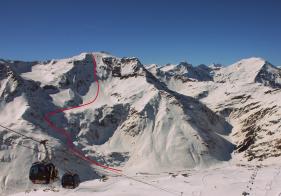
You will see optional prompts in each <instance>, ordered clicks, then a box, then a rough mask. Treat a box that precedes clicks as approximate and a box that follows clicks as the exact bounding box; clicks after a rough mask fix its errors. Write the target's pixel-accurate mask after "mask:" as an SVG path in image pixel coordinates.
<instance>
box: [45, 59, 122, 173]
mask: <svg viewBox="0 0 281 196" xmlns="http://www.w3.org/2000/svg"><path fill="white" fill-rule="evenodd" d="M92 58H93V65H94V80H95V82H96V84H97V87H98V89H97V91H96V95H95V97H94V98H93V99H92V100H91V101H89V102H88V103H85V104H82V105H78V106H73V107H69V108H62V109H59V110H55V111H52V112H48V113H47V114H45V116H44V120H45V121H46V122H47V124H48V125H49V126H50V127H51V128H53V129H54V130H55V131H56V132H58V133H60V134H61V135H63V136H65V138H66V140H67V147H68V149H69V150H70V152H71V153H73V154H74V155H76V156H78V157H79V158H81V159H83V160H85V161H87V162H89V163H91V164H94V165H96V166H99V167H102V168H104V169H107V170H111V171H113V172H121V171H122V170H119V169H115V168H111V167H108V166H105V165H102V164H101V163H99V162H97V161H95V160H93V159H90V158H89V157H86V156H85V155H84V153H83V152H82V151H81V150H79V149H78V148H76V146H74V144H73V141H72V138H71V135H70V133H69V132H68V131H67V130H66V129H64V128H59V127H57V126H56V125H55V124H54V123H53V122H52V121H51V120H50V117H51V116H54V115H56V114H58V113H61V112H64V111H67V110H72V109H76V108H81V107H84V106H88V105H90V104H92V103H94V102H95V101H96V99H97V98H98V95H99V91H100V85H99V82H98V79H97V75H96V72H97V71H96V67H97V63H96V60H95V57H94V55H92Z"/></svg>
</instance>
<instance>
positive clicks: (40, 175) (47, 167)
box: [29, 162, 58, 184]
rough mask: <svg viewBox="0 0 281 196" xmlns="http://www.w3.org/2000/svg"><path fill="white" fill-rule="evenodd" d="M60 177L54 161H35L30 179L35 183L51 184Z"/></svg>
mask: <svg viewBox="0 0 281 196" xmlns="http://www.w3.org/2000/svg"><path fill="white" fill-rule="evenodd" d="M56 178H58V170H57V169H56V167H55V165H54V164H53V163H48V162H35V163H33V164H32V166H31V168H30V171H29V179H30V180H31V181H32V183H33V184H49V183H50V182H51V181H54V180H55V179H56Z"/></svg>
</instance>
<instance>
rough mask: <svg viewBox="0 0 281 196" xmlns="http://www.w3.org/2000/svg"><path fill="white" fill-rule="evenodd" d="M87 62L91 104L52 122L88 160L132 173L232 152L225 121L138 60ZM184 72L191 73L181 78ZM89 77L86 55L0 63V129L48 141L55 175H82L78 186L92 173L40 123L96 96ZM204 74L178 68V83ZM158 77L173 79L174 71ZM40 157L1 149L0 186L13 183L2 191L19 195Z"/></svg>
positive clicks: (4, 138) (200, 162) (99, 56)
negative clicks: (67, 171) (16, 190)
mask: <svg viewBox="0 0 281 196" xmlns="http://www.w3.org/2000/svg"><path fill="white" fill-rule="evenodd" d="M93 55H94V56H95V59H96V62H97V80H98V81H99V84H100V92H99V95H98V97H97V99H96V101H95V102H94V103H93V104H90V105H88V106H87V107H85V108H79V109H74V110H69V111H65V112H64V113H60V114H57V115H55V116H52V118H51V120H52V122H53V123H54V124H56V126H57V127H61V128H64V129H67V130H68V131H69V133H70V135H71V137H72V139H73V141H74V144H75V145H76V146H77V147H78V148H80V149H81V150H82V151H83V152H84V153H85V154H86V155H87V156H89V157H91V158H92V159H95V160H97V161H99V162H101V163H103V164H106V165H111V166H113V167H119V166H120V167H123V169H125V170H126V169H129V170H135V171H148V170H150V171H151V170H153V171H159V170H168V169H169V170H173V169H183V168H193V167H197V166H206V165H210V164H212V163H216V162H219V161H227V160H229V159H230V158H231V152H232V151H233V149H234V145H233V144H232V143H231V142H229V141H227V140H226V139H224V136H227V135H228V134H229V133H230V132H231V128H232V126H231V125H230V124H229V123H227V122H226V121H225V119H224V118H222V117H220V116H219V115H217V114H215V113H214V112H213V111H212V110H210V109H209V108H208V107H207V106H205V105H204V104H202V103H201V102H199V101H198V100H197V99H195V98H192V97H189V96H185V95H182V94H179V93H177V92H175V91H172V90H171V89H169V88H168V87H167V86H166V85H165V84H164V83H163V82H161V81H159V80H158V79H157V78H156V77H155V76H154V75H153V74H152V73H150V72H149V71H148V70H147V69H146V68H144V66H143V65H142V64H141V62H140V61H139V60H138V59H137V58H117V57H113V56H111V55H109V54H105V53H94V54H93ZM20 65H23V66H22V67H21V66H20ZM184 70H188V71H189V73H188V74H187V75H186V76H185V74H184ZM93 71H94V70H93V62H92V54H87V53H83V54H81V55H78V56H75V57H72V58H68V59H62V60H52V61H46V62H37V63H35V62H32V63H26V62H13V61H9V62H8V63H7V62H4V61H1V65H0V84H1V85H0V94H1V97H0V107H1V110H0V123H1V124H5V125H6V126H8V127H11V128H13V129H16V130H19V131H21V132H22V133H25V134H27V135H30V136H32V137H35V138H38V139H48V140H49V143H50V145H52V146H54V147H55V149H57V150H53V151H52V152H50V153H51V155H52V156H51V159H52V161H53V162H54V163H55V164H56V165H57V166H58V167H59V169H60V170H61V171H64V170H65V169H66V168H67V169H69V168H70V169H73V170H75V169H76V170H77V169H79V170H81V171H80V172H79V173H80V175H81V178H82V180H86V179H89V178H90V176H94V175H95V173H94V172H95V171H94V170H92V169H89V167H90V166H89V165H88V164H87V163H84V162H83V161H78V160H77V158H76V159H75V157H71V156H70V157H69V155H66V154H64V153H62V152H61V151H60V150H62V149H64V144H65V142H66V140H65V138H64V137H63V136H62V135H60V134H59V133H58V132H56V131H55V130H53V129H52V128H51V127H49V126H48V125H47V123H46V122H45V121H44V119H43V117H44V115H45V114H46V113H47V112H50V111H55V110H58V109H61V108H65V107H71V106H75V105H80V104H82V103H88V102H89V101H91V100H92V99H93V97H95V95H96V92H97V84H96V82H95V78H94V77H93V75H94V74H93ZM209 71H210V70H209V68H208V67H205V66H203V65H202V66H199V67H198V68H193V67H190V65H188V64H186V63H182V64H180V65H179V67H178V68H176V72H182V74H183V76H182V77H183V78H186V77H187V78H188V77H191V76H192V77H193V79H192V80H194V78H198V79H199V78H200V79H202V80H211V78H210V77H209V76H208V74H207V73H208V72H209ZM163 73H164V72H163ZM164 74H165V75H166V76H167V77H172V76H173V74H172V72H168V73H164ZM205 96H207V94H206V95H202V98H203V97H205ZM0 133H1V134H0V142H1V144H7V145H9V144H10V143H11V141H16V142H24V143H25V144H26V145H28V146H31V147H35V148H40V146H38V144H36V143H33V142H28V141H27V142H25V141H24V140H23V139H22V138H21V137H18V136H16V135H14V134H11V133H9V132H7V131H3V130H1V131H0ZM42 156H43V155H42V153H37V152H33V151H29V150H28V149H22V148H20V147H19V146H16V145H13V148H10V147H9V148H4V147H3V148H1V150H0V160H3V161H4V162H5V161H6V162H7V164H4V165H0V167H1V172H3V175H1V176H0V181H7V179H10V180H11V181H10V180H8V181H7V183H5V186H4V187H3V189H4V190H5V191H6V192H9V190H10V187H11V185H12V184H14V183H15V182H19V183H18V184H19V187H24V188H25V187H26V184H24V183H23V182H21V183H20V181H22V176H24V178H27V175H28V170H29V166H30V164H31V162H33V161H36V160H37V159H38V157H42ZM64 160H67V161H64ZM16 162H21V163H22V164H21V165H19V169H20V170H21V173H20V176H21V177H19V175H18V173H17V174H16V173H10V172H9V170H10V169H11V167H12V166H13V165H14V164H16ZM63 163H65V164H63ZM87 171H88V172H87ZM30 186H31V185H30ZM2 191H3V190H2Z"/></svg>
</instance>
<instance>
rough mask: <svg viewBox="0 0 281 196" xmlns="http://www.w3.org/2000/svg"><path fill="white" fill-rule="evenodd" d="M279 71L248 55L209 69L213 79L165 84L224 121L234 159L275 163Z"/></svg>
mask: <svg viewBox="0 0 281 196" xmlns="http://www.w3.org/2000/svg"><path fill="white" fill-rule="evenodd" d="M280 71H281V70H280V68H278V67H275V66H273V65H271V64H270V63H269V62H267V61H265V60H263V59H261V58H249V59H243V60H241V61H239V62H237V63H234V64H233V65H230V66H226V67H220V68H219V69H213V81H198V82H191V81H188V82H183V81H181V80H177V79H176V78H177V77H176V76H174V78H173V80H174V82H173V83H169V82H167V83H166V84H167V86H168V87H169V88H170V89H172V90H176V91H177V92H179V93H181V94H184V95H187V96H191V97H194V98H197V99H199V100H200V101H201V102H202V103H204V104H206V105H207V106H208V107H209V108H211V109H212V110H213V111H214V112H216V113H217V114H220V115H221V116H224V117H225V118H226V120H228V122H229V123H230V124H231V125H232V126H233V130H232V133H231V135H230V137H228V139H229V141H231V142H232V143H234V144H236V145H237V149H236V151H235V156H234V157H235V158H237V159H239V160H240V159H241V160H245V158H246V160H249V161H250V160H259V161H265V162H269V161H276V162H277V161H278V160H280V159H279V158H276V157H280V155H281V152H280V141H281V137H280V127H281V124H280V120H281V118H280V116H281V110H280V108H281V101H280V96H281V89H280V79H281V74H280V73H281V72H280ZM181 74H182V73H181ZM155 76H156V77H157V75H156V74H155Z"/></svg>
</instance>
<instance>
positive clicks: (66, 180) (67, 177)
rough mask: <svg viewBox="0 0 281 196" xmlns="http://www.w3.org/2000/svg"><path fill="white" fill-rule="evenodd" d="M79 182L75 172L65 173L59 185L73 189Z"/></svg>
mask: <svg viewBox="0 0 281 196" xmlns="http://www.w3.org/2000/svg"><path fill="white" fill-rule="evenodd" d="M79 184H80V178H79V176H78V174H75V173H65V174H64V175H63V176H62V179H61V185H62V187H63V188H66V189H75V188H76V187H78V186H79Z"/></svg>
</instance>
